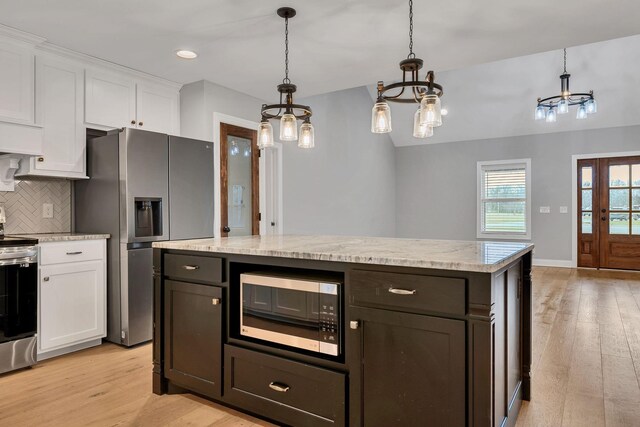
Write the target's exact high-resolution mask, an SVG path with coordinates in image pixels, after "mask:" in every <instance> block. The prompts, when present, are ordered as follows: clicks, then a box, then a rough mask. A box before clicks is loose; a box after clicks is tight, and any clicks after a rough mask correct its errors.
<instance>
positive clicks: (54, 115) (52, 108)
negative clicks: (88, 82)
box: [17, 55, 86, 178]
mask: <svg viewBox="0 0 640 427" xmlns="http://www.w3.org/2000/svg"><path fill="white" fill-rule="evenodd" d="M83 82H84V69H83V68H82V67H81V66H79V65H77V64H76V63H74V62H70V61H65V60H61V59H57V58H53V57H50V56H47V55H39V56H38V57H37V58H36V101H37V102H36V121H37V122H38V124H40V125H42V127H43V147H42V155H40V156H35V157H31V158H29V159H24V160H22V162H21V165H20V166H21V168H20V170H19V171H18V174H17V175H44V176H59V177H65V178H86V175H85V172H86V167H85V147H86V135H85V134H86V131H85V127H84V124H83V119H82V117H83V109H82V107H83V102H84V96H83V95H84V92H83V90H84V84H83Z"/></svg>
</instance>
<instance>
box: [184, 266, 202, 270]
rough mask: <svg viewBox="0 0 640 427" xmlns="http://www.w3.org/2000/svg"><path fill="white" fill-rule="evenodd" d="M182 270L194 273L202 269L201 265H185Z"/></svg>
mask: <svg viewBox="0 0 640 427" xmlns="http://www.w3.org/2000/svg"><path fill="white" fill-rule="evenodd" d="M182 268H184V269H185V270H189V271H194V270H197V269H199V268H200V266H199V265H183V266H182Z"/></svg>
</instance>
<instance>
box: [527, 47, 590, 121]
mask: <svg viewBox="0 0 640 427" xmlns="http://www.w3.org/2000/svg"><path fill="white" fill-rule="evenodd" d="M570 77H571V74H569V73H567V49H564V71H563V72H562V74H561V75H560V95H555V96H550V97H548V98H538V105H537V106H536V111H535V114H534V118H535V119H536V120H542V119H545V121H546V122H547V123H554V122H555V121H556V120H557V115H558V114H567V113H568V112H569V107H573V106H574V105H577V106H578V112H577V114H576V119H579V120H582V119H586V118H587V116H588V115H589V114H593V113H595V112H597V111H598V107H597V104H596V100H595V98H594V97H593V91H592V90H591V91H589V92H585V93H571V90H570V89H569V78H570Z"/></svg>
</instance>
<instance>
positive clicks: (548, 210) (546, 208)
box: [540, 206, 551, 214]
mask: <svg viewBox="0 0 640 427" xmlns="http://www.w3.org/2000/svg"><path fill="white" fill-rule="evenodd" d="M540 213H541V214H548V213H551V207H550V206H540Z"/></svg>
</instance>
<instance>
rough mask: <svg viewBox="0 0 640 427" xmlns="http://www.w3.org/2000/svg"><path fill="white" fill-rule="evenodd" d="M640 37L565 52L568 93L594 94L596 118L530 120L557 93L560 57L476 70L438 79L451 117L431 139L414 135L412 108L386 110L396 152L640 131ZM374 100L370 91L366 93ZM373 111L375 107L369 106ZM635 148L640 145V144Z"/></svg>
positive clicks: (544, 55)
mask: <svg viewBox="0 0 640 427" xmlns="http://www.w3.org/2000/svg"><path fill="white" fill-rule="evenodd" d="M638 70H640V35H636V36H631V37H625V38H620V39H615V40H608V41H605V42H599V43H592V44H588V45H583V46H577V47H574V48H570V49H567V71H568V72H569V73H570V74H571V90H572V91H573V92H588V91H589V90H593V91H594V95H595V98H596V101H597V102H598V112H597V113H596V114H593V115H590V116H588V118H587V119H586V120H576V107H571V111H570V112H569V114H564V115H558V121H557V122H556V123H546V122H545V121H544V120H542V121H536V120H534V119H533V114H534V109H535V106H536V99H537V98H538V97H543V98H544V97H548V96H552V95H558V94H560V79H559V75H560V74H561V73H562V50H555V51H551V52H545V53H539V54H535V55H528V56H523V57H518V58H511V59H506V60H503V61H496V62H492V63H488V64H481V65H476V66H472V67H467V68H464V69H459V70H452V71H445V72H442V73H438V74H437V75H436V77H437V81H438V82H439V83H441V84H442V85H443V86H444V96H443V97H442V105H443V106H446V107H447V109H448V110H449V115H448V116H446V117H445V118H444V119H443V125H442V126H441V127H439V128H436V129H435V133H434V136H433V137H431V138H428V139H416V138H413V136H412V131H413V114H414V113H415V111H416V109H417V104H416V105H414V104H411V105H402V104H393V103H390V106H391V113H392V125H393V131H392V132H391V133H390V134H389V135H390V136H391V138H392V140H393V143H394V144H395V145H396V146H399V147H401V146H406V145H422V144H433V143H441V142H452V141H466V140H476V139H488V138H500V137H509V136H516V135H531V134H540V133H551V132H563V131H573V130H581V129H596V128H606V127H615V126H631V125H638V124H640V114H638V112H639V111H640V73H639V72H638ZM368 89H369V92H370V94H371V95H372V97H374V96H375V87H374V86H373V85H371V86H369V87H368ZM372 105H373V101H372ZM639 144H640V140H639Z"/></svg>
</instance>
